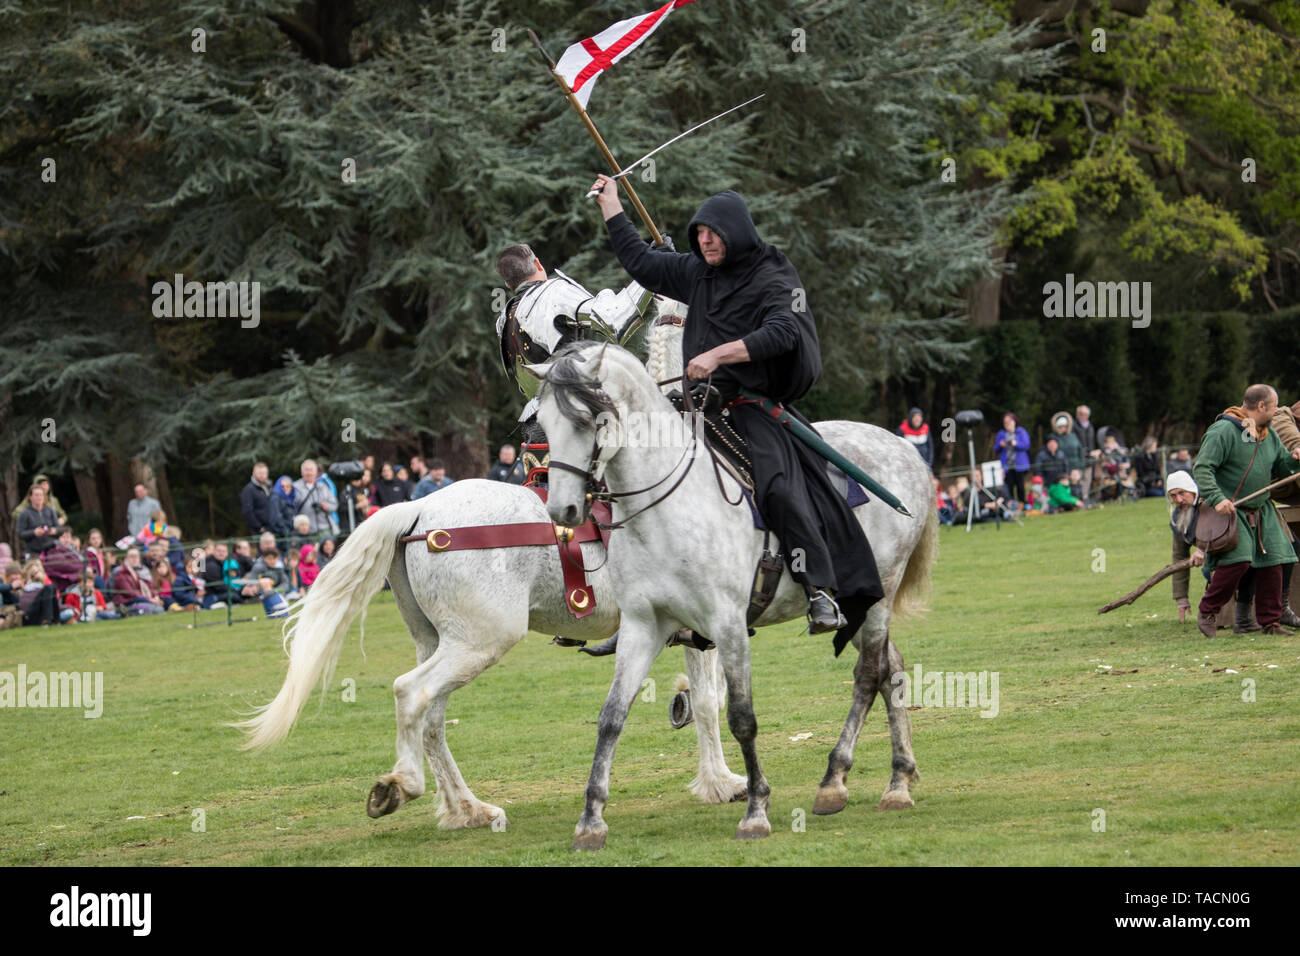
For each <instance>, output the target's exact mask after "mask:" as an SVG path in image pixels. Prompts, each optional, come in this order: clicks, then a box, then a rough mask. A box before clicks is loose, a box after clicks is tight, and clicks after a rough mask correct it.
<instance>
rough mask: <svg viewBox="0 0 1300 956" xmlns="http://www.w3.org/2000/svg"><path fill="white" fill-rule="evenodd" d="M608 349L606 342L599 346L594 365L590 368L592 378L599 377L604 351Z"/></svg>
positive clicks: (602, 365) (603, 364)
mask: <svg viewBox="0 0 1300 956" xmlns="http://www.w3.org/2000/svg"><path fill="white" fill-rule="evenodd" d="M608 351H609V343H608V342H606V343H605V344H604V345H602V346H601V347H600V354H599V355H597V356H596V367H595V368H593V369H592V370H591V377H592V378H600V370H601V369H602V368H603V367H604V366H605V353H606V352H608Z"/></svg>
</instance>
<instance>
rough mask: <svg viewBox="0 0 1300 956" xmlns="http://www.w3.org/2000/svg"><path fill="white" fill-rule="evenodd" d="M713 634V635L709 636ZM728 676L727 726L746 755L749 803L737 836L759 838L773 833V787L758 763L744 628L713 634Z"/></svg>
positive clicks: (747, 638)
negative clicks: (724, 634) (770, 810)
mask: <svg viewBox="0 0 1300 956" xmlns="http://www.w3.org/2000/svg"><path fill="white" fill-rule="evenodd" d="M710 636H712V634H711V635H710ZM713 639H714V641H715V642H716V643H717V645H718V654H719V656H720V657H721V659H722V668H723V672H724V673H725V674H726V676H727V726H728V727H730V728H731V733H732V736H734V737H735V738H736V740H737V742H739V744H740V752H741V753H742V754H743V755H744V757H745V774H746V776H747V777H748V790H749V805H748V806H747V807H746V809H745V816H744V817H743V818H742V819H741V821H740V825H739V826H738V827H737V828H736V839H738V840H757V839H760V838H762V837H765V836H769V835H770V834H771V833H772V825H771V824H770V823H769V822H768V820H767V805H768V797H769V795H770V794H771V788H770V787H768V785H767V780H766V778H764V776H763V770H762V768H761V767H760V766H759V764H758V748H757V747H756V746H755V744H754V740H755V738H756V737H757V736H758V721H757V720H755V718H754V699H753V690H752V688H751V686H750V681H749V637H748V636H747V635H746V634H745V632H744V631H743V630H742V631H740V632H739V634H733V635H732V636H731V638H730V640H727V639H726V638H725V637H723V638H722V639H721V640H720V639H719V637H717V636H715V637H713Z"/></svg>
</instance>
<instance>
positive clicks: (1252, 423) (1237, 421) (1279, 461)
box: [1192, 385, 1300, 637]
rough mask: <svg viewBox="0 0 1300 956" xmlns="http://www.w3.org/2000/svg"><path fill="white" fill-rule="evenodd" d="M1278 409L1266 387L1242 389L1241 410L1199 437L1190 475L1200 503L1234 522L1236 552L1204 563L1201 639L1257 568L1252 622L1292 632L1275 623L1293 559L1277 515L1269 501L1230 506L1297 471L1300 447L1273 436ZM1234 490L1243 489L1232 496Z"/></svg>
mask: <svg viewBox="0 0 1300 956" xmlns="http://www.w3.org/2000/svg"><path fill="white" fill-rule="evenodd" d="M1276 411H1277V392H1276V391H1275V390H1274V389H1273V388H1272V387H1271V386H1268V385H1252V386H1250V388H1248V389H1246V395H1245V397H1244V398H1243V400H1242V403H1241V405H1239V406H1234V407H1232V408H1229V409H1225V410H1224V412H1223V414H1222V415H1219V416H1218V417H1217V418H1216V419H1215V420H1214V423H1213V424H1212V425H1210V427H1209V428H1208V429H1206V432H1205V437H1204V438H1202V439H1201V450H1200V452H1199V453H1198V454H1197V456H1196V465H1195V467H1193V469H1192V475H1193V477H1194V478H1195V479H1196V484H1197V487H1199V488H1200V490H1201V499H1202V500H1203V501H1205V502H1206V503H1207V504H1209V505H1212V506H1213V507H1214V510H1215V511H1217V512H1219V513H1220V514H1225V515H1227V514H1236V516H1237V546H1236V547H1235V548H1233V549H1232V550H1231V551H1227V552H1222V553H1220V554H1211V555H1206V558H1205V567H1206V569H1207V570H1209V571H1210V573H1211V577H1210V584H1209V587H1207V588H1206V590H1205V596H1204V597H1203V598H1202V599H1201V606H1200V617H1199V619H1198V621H1197V624H1198V626H1199V627H1200V629H1201V633H1202V634H1204V635H1205V636H1206V637H1214V636H1215V618H1216V617H1217V616H1218V613H1219V610H1220V609H1221V608H1222V607H1223V605H1225V604H1226V603H1227V602H1228V599H1229V598H1231V597H1232V595H1233V594H1234V593H1235V592H1236V590H1237V584H1238V583H1239V582H1240V581H1241V577H1242V575H1244V574H1245V573H1246V571H1247V570H1248V569H1249V568H1252V567H1253V568H1255V569H1256V571H1255V574H1256V579H1255V580H1256V587H1255V618H1256V620H1257V621H1258V622H1259V624H1260V627H1261V628H1262V629H1263V633H1265V634H1291V633H1293V632H1292V631H1290V630H1288V629H1287V628H1285V627H1282V625H1281V624H1280V623H1279V620H1280V618H1281V617H1282V565H1284V564H1294V563H1295V562H1296V554H1295V549H1294V548H1292V547H1291V541H1290V538H1289V537H1288V535H1287V533H1286V531H1285V530H1284V529H1283V527H1282V521H1281V518H1279V517H1278V513H1277V509H1276V508H1274V506H1273V502H1272V500H1271V499H1270V498H1268V497H1267V496H1261V497H1259V498H1256V499H1255V500H1254V501H1250V502H1247V503H1246V504H1244V505H1242V506H1241V507H1240V508H1237V507H1236V505H1235V504H1234V500H1233V499H1235V498H1244V497H1245V496H1246V495H1249V494H1251V493H1252V492H1255V491H1258V490H1259V489H1261V488H1263V487H1265V486H1266V485H1268V484H1270V483H1271V482H1273V481H1276V480H1277V479H1279V478H1285V477H1286V476H1287V475H1291V474H1294V473H1295V472H1296V471H1300V448H1297V449H1296V450H1295V451H1294V452H1292V453H1288V452H1287V450H1286V448H1285V446H1284V445H1283V444H1282V442H1281V441H1280V440H1279V439H1278V437H1277V433H1276V432H1275V431H1274V430H1273V429H1271V428H1269V427H1268V426H1269V421H1270V420H1271V419H1272V417H1273V413H1274V412H1276ZM1252 455H1253V456H1254V461H1253V462H1252V461H1251V456H1252ZM1243 476H1245V480H1244V481H1243V480H1242V478H1243ZM1238 484H1240V486H1241V487H1240V490H1237V491H1236V494H1235V495H1234V494H1233V492H1234V489H1237V486H1238ZM1229 495H1232V496H1233V498H1229V497H1228V496H1229Z"/></svg>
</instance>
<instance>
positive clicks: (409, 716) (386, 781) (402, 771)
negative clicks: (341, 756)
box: [366, 644, 448, 818]
mask: <svg viewBox="0 0 1300 956" xmlns="http://www.w3.org/2000/svg"><path fill="white" fill-rule="evenodd" d="M446 656H448V655H447V654H446V652H445V644H443V645H441V646H439V648H438V651H437V652H435V653H434V655H433V656H432V657H431V658H429V659H428V660H427V661H425V662H424V663H423V664H419V665H417V666H416V667H415V669H414V670H410V671H407V672H406V673H405V674H403V675H401V676H400V677H398V678H397V680H395V681H393V697H394V698H395V699H396V701H397V763H395V764H394V765H393V770H392V772H391V773H388V774H385V775H384V776H382V777H380V778H379V782H378V783H376V784H375V785H374V786H373V787H371V788H370V796H369V797H367V798H366V813H367V814H368V815H369V816H371V817H374V818H378V817H382V816H386V815H387V814H390V813H392V812H394V811H395V810H397V808H398V807H400V806H401V805H402V804H404V803H409V802H411V801H412V800H414V799H416V798H417V797H419V796H422V795H423V794H424V761H423V760H422V759H421V754H420V731H421V729H422V728H423V726H424V715H425V711H426V710H427V709H428V706H429V699H428V698H427V697H421V695H419V694H418V693H417V692H418V690H419V688H420V685H421V683H422V682H423V680H424V677H425V676H426V675H427V674H428V673H429V672H430V671H432V670H433V669H434V668H435V667H436V666H437V665H438V663H439V660H440V659H441V658H444V657H446Z"/></svg>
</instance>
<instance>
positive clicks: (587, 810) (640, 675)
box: [573, 608, 664, 850]
mask: <svg viewBox="0 0 1300 956" xmlns="http://www.w3.org/2000/svg"><path fill="white" fill-rule="evenodd" d="M663 633H664V632H663V629H662V628H658V627H650V628H645V627H641V626H637V625H630V622H629V615H628V613H627V609H626V608H625V609H624V611H623V627H622V629H621V630H620V636H619V645H618V656H617V657H616V658H615V659H614V682H613V683H612V684H611V685H610V688H609V694H608V696H606V698H605V704H604V706H603V707H601V708H600V718H599V720H598V721H597V725H596V754H595V756H594V757H593V758H592V762H591V776H590V777H589V778H588V779H587V793H586V804H585V806H584V807H583V811H582V816H581V817H580V818H579V819H578V825H577V827H575V828H574V831H573V849H575V850H599V849H602V848H604V846H605V834H606V833H607V832H608V831H609V827H608V826H606V824H605V820H604V816H603V815H604V811H605V804H606V802H607V801H608V800H609V769H610V765H611V764H612V763H613V760H614V749H615V748H616V747H617V746H618V738H619V735H620V734H621V733H622V732H623V724H624V722H625V721H626V720H627V713H628V711H629V710H630V709H631V707H632V701H633V700H634V699H635V698H636V695H637V693H638V691H640V690H641V684H642V682H643V681H644V680H645V679H646V675H647V674H649V673H650V665H651V664H653V663H654V659H655V658H656V657H657V656H658V655H659V651H660V650H662V648H663V638H662V637H661V636H659V635H661V634H663Z"/></svg>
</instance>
